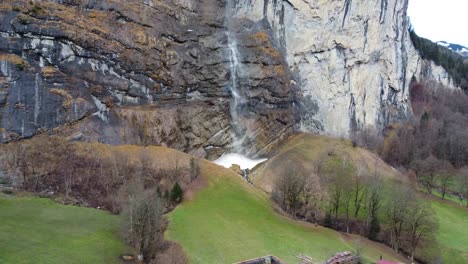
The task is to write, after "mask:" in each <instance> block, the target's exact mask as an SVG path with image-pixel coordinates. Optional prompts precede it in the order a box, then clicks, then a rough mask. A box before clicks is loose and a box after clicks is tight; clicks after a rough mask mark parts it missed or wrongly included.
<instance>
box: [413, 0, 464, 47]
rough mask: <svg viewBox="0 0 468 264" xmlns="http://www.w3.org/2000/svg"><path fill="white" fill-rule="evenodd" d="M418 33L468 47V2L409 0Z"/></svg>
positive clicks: (431, 38)
mask: <svg viewBox="0 0 468 264" xmlns="http://www.w3.org/2000/svg"><path fill="white" fill-rule="evenodd" d="M408 15H409V16H410V18H411V23H412V24H413V26H414V29H415V31H416V33H417V34H418V35H419V36H421V37H424V38H428V39H430V40H432V41H439V40H445V41H447V42H450V43H455V44H460V45H463V46H467V47H468V0H409V10H408Z"/></svg>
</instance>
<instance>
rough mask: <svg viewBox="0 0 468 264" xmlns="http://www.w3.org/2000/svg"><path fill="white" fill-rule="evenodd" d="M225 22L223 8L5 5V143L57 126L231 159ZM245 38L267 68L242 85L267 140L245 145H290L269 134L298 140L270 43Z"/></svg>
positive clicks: (256, 128) (0, 56)
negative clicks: (228, 153)
mask: <svg viewBox="0 0 468 264" xmlns="http://www.w3.org/2000/svg"><path fill="white" fill-rule="evenodd" d="M224 18H225V3H224V1H221V0H219V1H218V0H200V1H190V0H176V1H173V0H167V1H163V0H159V1H158V0H145V1H123V2H122V1H117V0H106V1H91V0H89V1H86V0H81V1H80V0H68V1H67V0H60V1H59V0H57V1H34V2H32V1H10V0H8V1H2V3H1V4H0V34H1V35H0V61H1V68H0V114H1V117H0V127H1V133H2V134H1V138H2V141H8V140H11V139H16V138H24V137H30V136H33V135H35V134H36V133H38V132H41V131H44V130H46V131H53V130H54V129H55V130H57V131H60V132H64V131H65V132H66V133H69V134H73V133H75V132H76V134H75V138H77V139H97V140H100V141H103V142H106V143H111V144H121V143H131V144H162V145H168V146H171V147H174V148H178V149H181V150H184V151H187V152H192V153H195V154H197V155H198V156H204V157H207V156H208V157H209V156H217V155H220V154H221V153H222V152H223V151H224V149H225V148H229V147H230V145H231V142H232V135H233V133H232V131H231V130H232V128H231V115H230V111H229V105H230V101H231V97H232V96H231V94H230V90H229V89H228V88H229V86H230V81H229V80H230V79H231V78H230V68H229V56H227V54H228V53H229V50H228V47H227V46H228V45H227V34H226V30H225V19H224ZM242 38H244V40H245V42H243V44H242V45H241V47H240V48H241V49H242V54H243V58H242V60H243V61H247V60H248V61H249V64H250V65H252V69H255V71H256V72H255V73H254V75H255V78H247V77H246V78H241V79H244V80H248V81H245V82H243V83H242V85H243V86H246V87H248V90H246V92H245V93H249V98H248V100H247V102H248V103H247V104H246V111H245V113H246V114H245V115H244V116H245V118H244V119H245V120H247V121H245V122H244V123H246V125H245V126H244V131H245V130H248V131H249V132H250V133H251V134H252V135H253V136H254V137H255V138H256V139H258V140H256V141H249V142H246V143H245V144H246V145H248V149H249V150H251V151H252V153H262V150H263V151H266V150H268V148H269V146H270V145H272V144H273V143H274V142H275V141H276V140H278V137H277V136H276V135H275V136H273V135H272V136H270V135H268V134H267V132H268V133H269V132H271V131H277V132H278V133H279V134H281V135H284V136H287V135H288V134H290V133H291V132H292V127H293V124H294V119H293V115H292V112H291V111H290V110H289V109H290V107H289V105H290V103H289V102H290V97H291V96H290V92H289V88H288V87H287V86H285V85H283V84H284V83H287V81H286V80H285V78H286V77H281V75H275V73H274V72H273V70H274V69H277V70H278V71H279V69H280V68H281V67H283V66H284V64H282V61H281V58H275V56H273V55H275V52H274V48H273V47H272V46H271V44H270V43H269V39H268V37H266V38H262V39H255V38H253V37H251V36H248V35H245V36H244V35H243V36H242ZM264 47H267V48H266V49H269V50H270V51H271V54H269V53H264V52H262V49H264ZM268 47H270V48H268ZM272 54H273V55H272ZM287 70H288V69H287V67H286V68H285V69H284V70H283V72H287ZM245 74H246V76H247V75H249V74H250V75H252V74H251V73H250V70H246V71H245ZM283 75H284V76H286V74H283ZM245 93H244V94H245ZM247 113H248V115H247ZM64 125H67V126H64Z"/></svg>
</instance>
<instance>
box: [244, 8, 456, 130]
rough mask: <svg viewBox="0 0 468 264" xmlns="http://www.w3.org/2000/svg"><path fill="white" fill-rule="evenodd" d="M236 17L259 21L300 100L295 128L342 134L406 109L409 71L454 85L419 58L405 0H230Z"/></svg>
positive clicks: (401, 115)
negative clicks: (276, 47) (279, 50)
mask: <svg viewBox="0 0 468 264" xmlns="http://www.w3.org/2000/svg"><path fill="white" fill-rule="evenodd" d="M236 3H237V9H236V15H237V16H238V17H247V18H249V19H252V20H254V21H265V22H266V23H267V24H268V26H269V27H271V28H272V30H273V32H274V35H275V39H276V43H277V44H278V45H280V46H281V47H282V50H283V52H284V55H285V58H286V60H287V62H288V65H289V67H290V70H291V71H292V72H293V73H294V78H295V82H296V83H297V86H298V87H299V89H300V91H301V94H302V97H301V100H300V104H301V121H300V129H301V130H304V131H317V132H321V133H325V134H332V135H335V136H346V135H348V134H349V132H350V130H352V129H359V128H360V127H363V126H368V125H371V126H376V127H377V128H379V129H382V128H384V127H385V126H386V125H387V124H389V123H390V122H394V121H398V120H400V119H404V118H406V117H407V116H408V115H409V114H410V111H411V110H410V108H409V98H408V94H409V93H408V85H409V82H410V80H411V78H412V77H413V76H415V77H416V78H418V79H435V80H437V81H439V82H442V83H443V84H445V85H449V86H453V83H452V81H451V80H450V77H449V76H448V74H447V73H446V72H445V70H444V69H443V68H441V67H438V66H436V65H435V64H434V63H432V62H428V61H423V60H422V59H421V58H420V56H419V55H418V53H417V51H416V50H415V49H414V47H413V45H412V43H411V40H410V38H409V33H408V31H407V28H408V27H407V15H406V11H407V7H408V0H340V1H329V0H236Z"/></svg>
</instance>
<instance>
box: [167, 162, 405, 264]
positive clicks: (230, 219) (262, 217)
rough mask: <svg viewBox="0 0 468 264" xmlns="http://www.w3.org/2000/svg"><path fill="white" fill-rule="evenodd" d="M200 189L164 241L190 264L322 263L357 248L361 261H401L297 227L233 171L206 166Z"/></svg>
mask: <svg viewBox="0 0 468 264" xmlns="http://www.w3.org/2000/svg"><path fill="white" fill-rule="evenodd" d="M203 170H204V174H205V175H208V176H205V187H204V188H203V189H202V190H200V191H199V192H197V193H196V194H194V195H193V196H192V197H191V198H190V199H189V200H187V201H185V202H184V203H183V204H182V205H180V206H179V207H178V208H177V209H176V210H175V211H173V212H172V213H171V214H170V216H169V218H170V225H169V229H168V232H167V234H166V235H167V237H168V238H169V239H172V240H175V241H177V242H179V243H180V244H181V245H182V246H183V248H184V250H185V251H186V253H187V255H188V256H189V258H190V260H191V263H233V262H235V261H240V260H244V259H249V258H254V257H259V256H263V255H267V254H274V255H276V256H278V257H279V258H281V259H283V260H285V261H288V262H289V263H295V262H297V260H298V259H297V258H296V256H297V255H298V254H300V253H304V254H307V255H310V256H312V257H314V258H316V259H317V260H320V261H324V260H326V259H327V258H328V257H329V256H330V255H332V254H334V253H335V252H339V251H343V250H354V249H355V247H356V244H357V243H359V244H361V245H362V246H363V247H364V249H363V254H364V256H365V260H366V261H367V262H369V261H370V260H376V259H378V258H379V256H380V255H381V254H383V255H384V257H385V258H388V259H399V260H400V261H404V260H402V259H400V257H399V256H398V255H395V254H394V253H393V252H392V251H390V250H389V249H388V248H386V247H383V246H381V245H379V244H376V243H373V242H370V241H368V240H366V239H362V238H361V239H360V242H357V240H359V239H358V238H357V237H355V236H344V235H341V234H340V233H338V232H335V231H332V230H330V229H326V228H322V227H316V226H313V225H309V224H305V223H299V222H295V221H292V220H289V219H287V218H286V217H283V216H281V215H279V214H277V213H275V211H274V209H273V207H272V204H271V202H270V200H269V199H268V197H267V196H266V195H265V194H264V193H263V192H261V191H259V190H257V189H255V188H253V187H251V186H250V185H247V184H246V183H245V182H244V181H242V180H241V179H240V177H238V176H236V175H233V174H232V172H230V171H228V170H224V169H223V168H220V167H218V166H215V165H210V166H207V165H206V164H205V166H204V168H203Z"/></svg>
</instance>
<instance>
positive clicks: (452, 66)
mask: <svg viewBox="0 0 468 264" xmlns="http://www.w3.org/2000/svg"><path fill="white" fill-rule="evenodd" d="M410 37H411V41H412V42H413V45H414V47H415V48H416V49H417V50H418V51H419V54H420V55H421V57H422V58H423V59H427V60H432V61H434V62H435V64H437V65H439V66H442V67H443V68H444V69H445V70H446V71H447V72H448V73H449V74H450V76H452V78H453V79H454V81H455V84H456V85H459V86H460V87H461V88H462V89H463V90H465V91H467V90H468V63H467V62H466V60H465V59H464V58H463V57H462V56H460V54H458V53H456V52H453V51H451V50H450V49H448V48H446V47H443V46H441V45H438V44H436V43H434V42H432V41H430V40H428V39H425V38H422V37H420V36H418V35H417V34H416V32H415V31H414V30H413V29H412V28H411V29H410ZM420 81H421V80H420Z"/></svg>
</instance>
